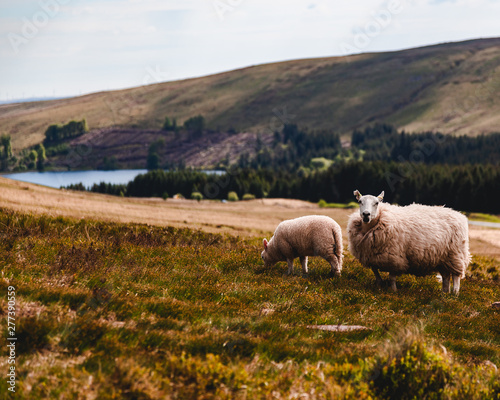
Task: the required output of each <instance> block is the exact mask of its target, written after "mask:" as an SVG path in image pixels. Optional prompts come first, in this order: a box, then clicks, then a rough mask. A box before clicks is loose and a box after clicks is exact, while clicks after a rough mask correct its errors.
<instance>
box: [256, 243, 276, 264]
mask: <svg viewBox="0 0 500 400" xmlns="http://www.w3.org/2000/svg"><path fill="white" fill-rule="evenodd" d="M263 244H264V250H263V251H262V253H260V257H261V258H262V261H264V266H265V267H272V266H273V265H274V264H276V261H275V260H274V258H273V257H272V256H271V254H270V252H269V251H267V248H268V245H269V242H268V241H267V239H264V241H263Z"/></svg>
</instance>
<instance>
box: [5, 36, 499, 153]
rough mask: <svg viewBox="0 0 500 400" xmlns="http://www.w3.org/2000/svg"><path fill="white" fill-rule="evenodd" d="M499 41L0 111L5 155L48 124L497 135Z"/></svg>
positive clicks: (244, 72)
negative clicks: (198, 118)
mask: <svg viewBox="0 0 500 400" xmlns="http://www.w3.org/2000/svg"><path fill="white" fill-rule="evenodd" d="M499 88H500V38H495V39H481V40H473V41H467V42H460V43H447V44H441V45H436V46H429V47H423V48H417V49H410V50H404V51H398V52H387V53H372V54H361V55H355V56H348V57H331V58H318V59H307V60H295V61H287V62H281V63H274V64H267V65H259V66H253V67H248V68H243V69H239V70H235V71H230V72H226V73H221V74H217V75H212V76H207V77H202V78H196V79H188V80H182V81H176V82H167V83H161V84H154V85H150V86H142V87H138V88H133V89H127V90H121V91H109V92H101V93H95V94H91V95H86V96H81V97H76V98H71V99H62V100H54V101H46V102H35V103H23V104H10V105H3V106H0V131H2V132H3V133H8V134H10V135H11V136H12V137H13V145H14V149H15V150H19V149H21V148H25V147H28V146H31V145H34V144H36V143H40V142H41V141H42V140H43V133H44V131H45V129H46V128H47V126H49V125H50V124H52V123H62V122H67V121H69V120H72V119H75V120H80V119H82V118H86V120H87V121H88V124H89V127H90V128H91V129H96V128H105V127H110V126H119V127H126V128H143V129H158V128H159V127H161V125H162V122H163V120H164V118H165V116H169V117H175V118H177V120H178V121H179V122H181V123H182V122H183V121H184V120H185V119H187V118H189V117H191V116H194V115H198V114H201V115H203V116H205V118H206V120H207V123H208V127H209V128H212V129H221V130H227V129H229V128H231V127H232V128H234V129H236V130H238V131H251V132H272V131H273V130H275V129H277V128H279V127H280V125H281V124H282V123H283V122H293V123H296V124H298V125H299V126H302V127H307V128H313V129H314V128H328V129H334V130H336V131H338V132H339V133H341V134H342V133H347V132H350V131H351V130H352V129H353V128H358V127H363V126H365V125H367V124H370V123H373V122H376V121H385V122H388V123H392V124H394V125H395V126H396V127H398V128H404V129H407V130H410V131H422V130H439V131H442V132H444V133H455V134H470V135H476V134H480V133H490V132H494V131H499V130H500V128H499V127H500V101H499V99H498V90H499Z"/></svg>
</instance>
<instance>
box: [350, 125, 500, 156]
mask: <svg viewBox="0 0 500 400" xmlns="http://www.w3.org/2000/svg"><path fill="white" fill-rule="evenodd" d="M351 147H352V148H354V149H357V150H358V151H362V154H363V159H364V160H367V161H375V160H381V161H395V162H412V163H425V164H466V163H471V164H487V163H491V164H498V163H499V162H500V133H491V134H488V135H479V136H475V137H474V136H465V135H463V136H452V135H444V134H442V133H439V132H437V133H434V132H422V133H406V132H405V131H402V132H398V131H397V130H396V129H395V128H394V127H393V126H391V125H387V124H375V125H373V126H371V127H367V128H365V129H364V130H355V131H354V132H353V133H352V136H351Z"/></svg>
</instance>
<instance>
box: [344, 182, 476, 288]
mask: <svg viewBox="0 0 500 400" xmlns="http://www.w3.org/2000/svg"><path fill="white" fill-rule="evenodd" d="M354 195H355V196H356V199H357V200H358V203H359V213H358V212H356V213H354V214H352V215H351V216H350V218H349V222H348V224H347V235H348V238H349V251H350V252H351V253H352V254H353V255H354V257H356V258H357V259H358V260H359V261H360V262H361V264H362V265H363V266H364V267H366V268H371V269H372V270H373V273H374V274H375V278H376V281H377V284H378V285H381V284H382V278H381V277H380V274H379V272H378V271H379V270H381V271H386V272H389V279H390V281H391V288H392V290H393V291H396V290H397V289H396V277H397V276H399V275H402V274H412V275H416V276H425V275H429V274H431V273H434V272H439V273H440V274H441V277H442V279H443V292H445V293H449V292H450V276H451V277H453V293H454V294H457V295H458V292H459V290H460V279H461V278H463V277H464V276H465V270H466V269H467V266H468V265H469V263H470V260H471V257H470V253H469V227H468V222H467V218H466V217H465V216H464V215H462V214H460V213H459V212H457V211H454V210H452V209H450V208H446V207H440V206H425V205H421V204H411V205H409V206H406V207H399V206H395V205H390V204H387V203H383V202H382V201H383V198H384V192H382V193H380V195H378V196H377V197H375V196H371V195H367V196H362V195H361V193H360V192H359V191H357V190H356V191H354Z"/></svg>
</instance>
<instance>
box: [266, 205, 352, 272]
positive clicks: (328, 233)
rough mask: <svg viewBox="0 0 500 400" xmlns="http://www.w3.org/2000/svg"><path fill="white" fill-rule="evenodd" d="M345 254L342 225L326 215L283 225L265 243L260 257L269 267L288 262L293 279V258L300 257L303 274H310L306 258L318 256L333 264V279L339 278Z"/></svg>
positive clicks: (291, 220)
mask: <svg viewBox="0 0 500 400" xmlns="http://www.w3.org/2000/svg"><path fill="white" fill-rule="evenodd" d="M342 251H343V246H342V231H341V229H340V226H339V224H337V223H336V222H335V221H334V220H333V219H331V218H330V217H327V216H324V215H308V216H305V217H299V218H295V219H290V220H287V221H283V222H281V223H280V224H279V225H278V227H277V228H276V230H275V231H274V236H273V237H272V238H271V240H270V241H269V242H268V241H267V240H266V239H264V251H263V252H262V254H261V257H262V260H264V265H265V266H266V267H268V266H272V265H274V264H276V263H277V262H279V261H286V262H287V263H288V275H290V274H292V273H293V260H294V258H297V257H300V263H301V264H302V272H303V273H304V274H307V257H308V256H319V257H322V258H324V259H325V260H326V261H328V262H329V263H330V265H331V268H332V273H333V274H334V275H336V276H340V272H341V271H342V259H343V254H342Z"/></svg>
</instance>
